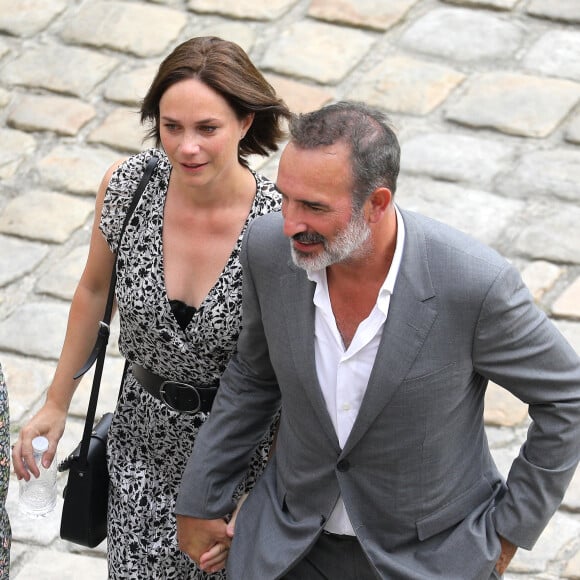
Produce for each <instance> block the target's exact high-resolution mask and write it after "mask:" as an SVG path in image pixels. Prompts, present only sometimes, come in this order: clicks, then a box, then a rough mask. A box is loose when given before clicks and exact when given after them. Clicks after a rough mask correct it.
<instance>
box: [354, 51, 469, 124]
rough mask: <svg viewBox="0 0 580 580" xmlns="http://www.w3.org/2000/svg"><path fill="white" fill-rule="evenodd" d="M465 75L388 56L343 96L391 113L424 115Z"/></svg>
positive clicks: (440, 66) (420, 62) (452, 70)
mask: <svg viewBox="0 0 580 580" xmlns="http://www.w3.org/2000/svg"><path fill="white" fill-rule="evenodd" d="M464 78H465V75H463V74H462V73H460V72H458V71H456V70H454V69H452V68H450V67H447V66H444V65H440V64H434V63H431V62H426V61H423V60H417V59H415V58H411V57H408V56H391V57H387V58H385V59H384V60H383V61H382V62H380V63H379V64H377V65H376V66H375V67H374V68H373V69H372V70H371V71H370V72H368V73H366V74H365V75H364V76H363V78H362V79H361V80H360V82H359V83H358V84H357V85H356V86H355V87H354V88H353V89H352V90H351V91H349V93H348V95H347V98H348V99H354V100H359V101H363V102H366V103H368V104H370V105H374V106H376V107H380V108H383V109H385V110H387V111H391V112H395V113H404V114H409V115H426V114H428V113H430V112H431V111H433V110H434V109H435V108H436V107H438V106H439V105H440V104H441V103H442V102H443V101H444V100H445V99H446V98H447V97H448V95H449V94H450V93H451V91H452V90H453V89H454V88H455V87H456V86H457V85H458V84H459V83H460V82H461V81H462V80H463V79H464Z"/></svg>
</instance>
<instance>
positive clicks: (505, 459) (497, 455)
mask: <svg viewBox="0 0 580 580" xmlns="http://www.w3.org/2000/svg"><path fill="white" fill-rule="evenodd" d="M491 455H492V457H493V460H494V462H495V464H496V466H497V468H498V470H499V472H500V473H501V475H502V477H503V478H504V479H507V476H508V473H509V470H510V468H511V466H512V463H513V461H514V459H515V458H516V457H517V450H515V449H514V448H513V446H510V447H500V448H498V449H492V450H491Z"/></svg>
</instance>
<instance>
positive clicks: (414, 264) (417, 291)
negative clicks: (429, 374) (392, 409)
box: [343, 212, 437, 453]
mask: <svg viewBox="0 0 580 580" xmlns="http://www.w3.org/2000/svg"><path fill="white" fill-rule="evenodd" d="M402 213H403V217H404V220H405V236H406V238H405V247H404V252H403V259H402V262H401V268H400V270H399V275H398V277H397V281H396V283H395V288H394V292H393V295H392V296H391V303H390V306H389V314H388V317H387V321H386V323H385V326H384V329H383V335H382V337H381V342H380V345H379V349H378V351H377V357H376V360H375V364H374V365H373V369H372V372H371V376H370V378H369V383H368V386H367V390H366V393H365V396H364V399H363V401H362V405H361V408H360V410H359V414H358V416H357V419H356V421H355V423H354V425H353V428H352V431H351V433H350V436H349V438H348V440H347V442H346V445H345V447H344V450H343V453H348V452H349V451H350V449H352V448H353V447H354V445H355V444H356V443H357V442H358V441H359V440H360V438H361V437H362V436H363V435H364V433H365V432H366V430H367V429H368V428H369V426H370V425H371V424H372V422H373V421H374V420H375V419H376V417H377V416H378V415H379V414H380V413H381V411H382V410H383V408H384V407H385V405H387V404H388V403H389V401H390V400H391V398H392V397H393V395H394V394H395V392H396V390H397V389H398V388H399V386H400V384H401V382H402V381H403V380H404V379H405V377H406V376H407V374H408V372H409V369H410V368H411V365H412V364H413V361H414V360H415V358H416V357H417V355H418V353H419V350H420V349H421V347H422V345H423V342H424V341H425V338H426V337H427V335H428V333H429V330H430V329H431V327H432V325H433V322H434V321H435V319H436V317H437V311H436V307H435V304H434V296H435V293H434V290H433V286H432V283H431V276H430V274H429V267H428V262H427V252H426V242H425V238H424V235H423V232H422V230H421V229H419V228H418V226H417V223H416V222H415V220H414V219H413V218H412V216H411V215H409V214H407V213H405V212H402Z"/></svg>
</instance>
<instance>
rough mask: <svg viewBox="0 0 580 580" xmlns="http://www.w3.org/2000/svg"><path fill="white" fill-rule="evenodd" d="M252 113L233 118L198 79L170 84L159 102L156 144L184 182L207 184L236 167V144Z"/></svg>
mask: <svg viewBox="0 0 580 580" xmlns="http://www.w3.org/2000/svg"><path fill="white" fill-rule="evenodd" d="M252 120H253V116H252V115H249V116H248V117H246V118H245V119H243V120H240V119H238V118H237V117H236V114H235V113H234V110H233V109H232V108H231V107H230V105H229V104H228V102H227V101H226V100H225V99H224V98H223V97H222V96H221V95H220V94H219V93H217V92H216V91H214V90H213V89H211V88H210V87H208V86H207V85H205V84H204V83H202V82H201V81H199V80H197V79H186V80H183V81H180V82H178V83H176V84H174V85H172V86H171V87H169V88H168V89H167V90H166V91H165V93H164V94H163V96H162V97H161V100H160V101H159V133H160V136H161V144H162V146H163V149H164V150H165V153H166V154H167V156H168V158H169V160H170V162H171V165H172V166H173V171H172V179H175V180H177V181H178V182H179V184H180V185H181V186H185V187H195V188H198V187H212V186H214V185H218V186H219V183H220V180H222V179H227V178H228V177H229V176H230V175H232V172H233V171H234V170H237V169H239V161H238V144H239V142H240V140H241V139H242V137H243V136H244V135H245V134H246V131H247V130H248V129H249V127H250V125H251V124H252Z"/></svg>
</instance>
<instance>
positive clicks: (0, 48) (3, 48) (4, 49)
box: [0, 38, 10, 58]
mask: <svg viewBox="0 0 580 580" xmlns="http://www.w3.org/2000/svg"><path fill="white" fill-rule="evenodd" d="M9 52H10V49H9V48H8V45H7V44H6V43H4V42H3V41H2V39H1V38H0V58H2V57H3V56H4V55H5V54H8V53H9Z"/></svg>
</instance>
